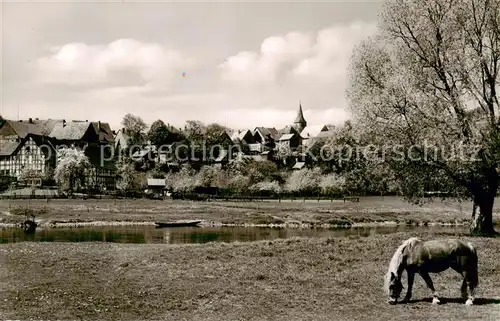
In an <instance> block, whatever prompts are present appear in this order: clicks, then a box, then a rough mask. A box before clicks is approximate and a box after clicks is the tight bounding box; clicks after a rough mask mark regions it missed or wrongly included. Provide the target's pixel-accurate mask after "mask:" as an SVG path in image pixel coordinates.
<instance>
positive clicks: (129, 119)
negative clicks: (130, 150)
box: [122, 113, 148, 145]
mask: <svg viewBox="0 0 500 321" xmlns="http://www.w3.org/2000/svg"><path fill="white" fill-rule="evenodd" d="M122 126H123V128H125V130H126V131H127V133H128V135H129V137H130V140H131V142H130V144H131V145H135V144H142V143H143V142H144V138H145V135H146V133H145V132H146V129H147V127H148V126H147V125H146V123H145V122H144V121H143V120H142V118H141V117H139V116H135V115H132V114H130V113H128V114H126V115H125V116H123V119H122Z"/></svg>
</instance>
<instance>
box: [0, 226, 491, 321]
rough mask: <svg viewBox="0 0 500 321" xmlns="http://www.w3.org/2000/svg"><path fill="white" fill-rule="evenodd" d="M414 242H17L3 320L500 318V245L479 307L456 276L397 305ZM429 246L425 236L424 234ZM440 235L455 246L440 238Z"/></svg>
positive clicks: (0, 252)
mask: <svg viewBox="0 0 500 321" xmlns="http://www.w3.org/2000/svg"><path fill="white" fill-rule="evenodd" d="M410 236H415V234H411V235H410V234H409V233H398V234H393V235H386V236H382V235H376V236H370V237H363V238H359V237H350V238H312V239H305V238H301V239H288V240H278V241H272V242H269V241H265V242H250V243H229V244H225V243H209V244H205V245H153V244H147V245H139V244H109V243H45V244H43V243H16V244H6V245H1V246H0V262H2V264H1V265H0V302H1V308H0V318H1V319H3V320H5V319H23V320H27V319H38V320H49V319H51V320H55V319H59V320H61V319H63V320H69V319H72V320H75V319H83V320H384V321H385V320H417V321H418V320H425V321H428V320H500V292H499V291H498V290H499V289H500V273H499V271H500V256H499V255H500V254H499V253H500V239H498V238H497V239H494V238H493V239H488V238H473V239H469V238H465V239H467V240H470V241H472V242H473V243H474V244H475V246H476V247H477V249H478V255H479V258H480V263H479V274H480V285H479V288H478V292H477V301H476V303H477V305H474V306H471V307H466V306H465V305H464V304H463V302H461V301H460V300H459V299H458V298H459V297H460V284H461V279H460V277H459V275H458V274H456V273H455V272H453V271H451V270H450V271H446V272H444V273H442V274H439V275H433V280H434V283H435V285H436V288H437V290H438V291H439V292H440V294H441V296H442V297H443V299H442V302H443V304H442V305H439V306H434V305H432V304H431V303H430V291H429V290H428V289H427V288H426V287H425V285H424V282H423V280H421V279H420V278H418V277H417V278H416V284H415V289H414V297H413V299H414V300H413V301H412V302H411V303H410V304H398V305H396V306H391V305H389V304H387V303H386V300H387V297H386V296H385V294H384V293H383V290H382V284H383V275H384V273H385V272H386V269H387V265H388V262H389V260H390V258H391V255H392V254H393V252H394V250H395V249H396V247H397V246H398V245H399V244H400V243H401V241H402V240H404V239H406V238H408V237H410ZM421 236H422V237H424V238H425V235H421ZM440 237H447V236H446V235H440Z"/></svg>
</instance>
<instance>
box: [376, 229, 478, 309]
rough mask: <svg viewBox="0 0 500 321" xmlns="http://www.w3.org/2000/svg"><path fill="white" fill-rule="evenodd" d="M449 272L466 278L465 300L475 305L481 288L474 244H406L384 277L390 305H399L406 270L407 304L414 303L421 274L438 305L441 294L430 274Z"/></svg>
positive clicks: (451, 241)
mask: <svg viewBox="0 0 500 321" xmlns="http://www.w3.org/2000/svg"><path fill="white" fill-rule="evenodd" d="M448 268H452V269H453V270H455V271H456V272H458V273H459V274H461V275H462V276H463V278H464V279H463V283H462V298H464V300H467V301H466V302H465V304H466V305H472V304H473V302H474V293H475V290H476V287H477V284H478V275H477V253H476V249H475V248H474V247H473V246H472V244H470V243H466V242H463V241H460V240H454V239H448V240H433V241H422V240H421V239H419V238H416V237H412V238H410V239H408V240H406V241H404V242H403V244H401V246H399V248H398V249H397V250H396V252H395V253H394V255H393V256H392V259H391V262H390V264H389V270H388V271H387V274H386V275H385V284H384V288H385V290H386V292H387V294H388V295H389V303H391V304H396V302H397V300H398V299H399V296H400V294H401V292H402V290H403V284H402V283H401V275H402V274H403V271H404V270H406V273H407V277H408V290H407V293H406V297H405V298H404V301H406V302H407V301H409V300H410V299H411V291H412V287H413V280H414V277H415V273H418V274H420V276H421V277H422V278H423V279H424V281H425V283H426V284H427V286H428V287H429V289H430V290H431V291H432V295H433V299H432V303H433V304H438V303H439V299H438V294H437V292H436V290H435V289H434V285H433V284H432V280H431V278H430V276H429V273H440V272H443V271H445V270H447V269H448ZM467 287H468V288H469V291H468V293H467Z"/></svg>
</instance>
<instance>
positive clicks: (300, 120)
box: [293, 101, 307, 133]
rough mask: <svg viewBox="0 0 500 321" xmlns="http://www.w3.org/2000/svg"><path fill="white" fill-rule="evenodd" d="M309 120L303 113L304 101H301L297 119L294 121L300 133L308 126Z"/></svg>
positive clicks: (294, 125)
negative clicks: (307, 120)
mask: <svg viewBox="0 0 500 321" xmlns="http://www.w3.org/2000/svg"><path fill="white" fill-rule="evenodd" d="M306 126H307V122H306V120H305V118H304V114H303V113H302V102H300V101H299V112H298V114H297V117H296V118H295V121H294V122H293V127H295V129H296V130H297V131H298V132H299V133H300V132H302V130H304V128H306Z"/></svg>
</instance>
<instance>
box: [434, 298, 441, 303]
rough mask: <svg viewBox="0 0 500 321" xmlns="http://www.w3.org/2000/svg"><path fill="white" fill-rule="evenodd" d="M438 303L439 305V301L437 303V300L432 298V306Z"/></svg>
mask: <svg viewBox="0 0 500 321" xmlns="http://www.w3.org/2000/svg"><path fill="white" fill-rule="evenodd" d="M439 303H441V301H439V299H438V298H433V299H432V304H439Z"/></svg>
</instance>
